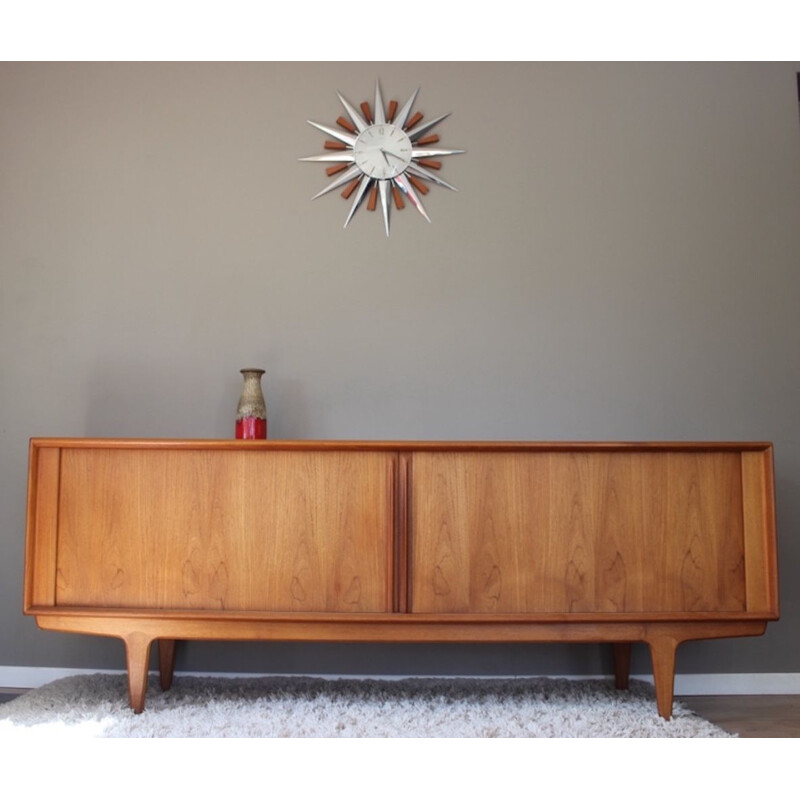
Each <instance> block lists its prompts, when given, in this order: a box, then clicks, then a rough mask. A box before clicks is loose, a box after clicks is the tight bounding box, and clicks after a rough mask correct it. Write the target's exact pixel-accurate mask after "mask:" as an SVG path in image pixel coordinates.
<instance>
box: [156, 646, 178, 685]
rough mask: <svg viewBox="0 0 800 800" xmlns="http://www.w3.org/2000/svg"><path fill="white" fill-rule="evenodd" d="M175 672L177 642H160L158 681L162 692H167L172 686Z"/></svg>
mask: <svg viewBox="0 0 800 800" xmlns="http://www.w3.org/2000/svg"><path fill="white" fill-rule="evenodd" d="M174 672H175V640H174V639H159V640H158V680H159V684H160V685H161V690H162V691H164V692H166V691H167V689H169V688H170V686H172V676H173V674H174Z"/></svg>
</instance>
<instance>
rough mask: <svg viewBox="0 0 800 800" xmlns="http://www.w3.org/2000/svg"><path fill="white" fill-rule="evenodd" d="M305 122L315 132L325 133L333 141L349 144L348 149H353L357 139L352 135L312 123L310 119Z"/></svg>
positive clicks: (328, 126)
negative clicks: (331, 137)
mask: <svg viewBox="0 0 800 800" xmlns="http://www.w3.org/2000/svg"><path fill="white" fill-rule="evenodd" d="M306 122H308V124H309V125H313V126H314V127H315V128H316V129H317V130H319V131H322V132H323V133H327V134H328V136H333V138H334V139H338V140H339V141H340V142H344V144H349V145H350V147H353V145H354V144H355V143H356V139H357V138H358V137H357V136H353V134H352V133H342V132H341V131H337V130H336V128H331V127H330V125H320V124H319V122H312V121H311V120H310V119H309V120H306Z"/></svg>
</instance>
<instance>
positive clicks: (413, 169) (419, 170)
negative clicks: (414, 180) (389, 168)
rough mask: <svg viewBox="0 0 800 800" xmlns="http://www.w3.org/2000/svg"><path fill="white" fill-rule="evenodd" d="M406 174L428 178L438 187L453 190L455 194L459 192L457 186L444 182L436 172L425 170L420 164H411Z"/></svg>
mask: <svg viewBox="0 0 800 800" xmlns="http://www.w3.org/2000/svg"><path fill="white" fill-rule="evenodd" d="M406 172H408V173H410V174H411V175H416V176H417V177H418V178H427V179H428V180H429V181H433V182H434V183H435V184H437V185H438V186H444V188H445V189H451V190H452V191H454V192H457V191H458V189H456V187H455V186H453V185H452V184H449V183H448V182H447V181H443V180H442V179H441V178H440V177H439V176H438V175H437V174H436V173H435V172H431V171H430V170H429V169H425V167H421V166H420V165H419V164H409V165H408V166H407V167H406Z"/></svg>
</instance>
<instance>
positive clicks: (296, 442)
mask: <svg viewBox="0 0 800 800" xmlns="http://www.w3.org/2000/svg"><path fill="white" fill-rule="evenodd" d="M30 444H31V448H40V447H58V448H70V447H78V448H81V447H91V448H119V449H126V448H133V449H137V448H144V449H150V448H152V449H159V448H165V449H176V450H197V449H201V450H202V449H208V450H216V449H219V450H232V449H243V450H247V449H255V450H379V451H391V452H410V451H416V452H419V451H465V450H468V451H478V452H480V451H513V452H537V451H547V452H555V451H584V450H593V451H632V452H636V451H659V450H673V451H689V452H691V451H697V452H703V451H709V450H713V451H725V450H730V451H737V452H749V451H765V450H771V449H772V447H773V445H772V442H766V441H763V442H762V441H748V442H736V441H720V442H715V441H653V442H640V441H618V442H609V441H505V440H474V441H467V440H464V441H461V440H453V441H449V440H429V441H428V440H425V441H422V440H413V439H409V440H402V439H401V440H383V439H380V440H378V439H376V440H369V439H363V440H356V439H352V440H350V439H348V440H339V439H168V438H167V439H150V438H121V439H114V438H87V437H33V438H31V440H30Z"/></svg>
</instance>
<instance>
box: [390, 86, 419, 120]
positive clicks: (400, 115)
mask: <svg viewBox="0 0 800 800" xmlns="http://www.w3.org/2000/svg"><path fill="white" fill-rule="evenodd" d="M418 94H419V89H415V90H414V93H413V94H412V95H411V97H409V98H408V100H406V104H405V105H404V106H403V107H402V108H401V109H400V111H398V112H397V115H396V116H395V118H394V119H393V120H392V125H397V127H398V128H402V127H403V126H404V125H405V124H406V120H407V119H408V115H409V113H410V111H411V107H412V106H413V105H414V101H415V100H416V99H417V95H418Z"/></svg>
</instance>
